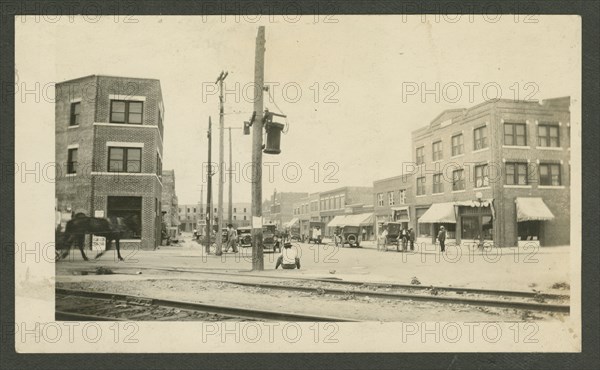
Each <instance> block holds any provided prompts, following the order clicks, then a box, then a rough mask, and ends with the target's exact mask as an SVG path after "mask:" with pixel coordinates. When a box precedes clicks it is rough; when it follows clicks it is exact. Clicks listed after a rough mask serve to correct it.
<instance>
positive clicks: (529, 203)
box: [515, 198, 554, 222]
mask: <svg viewBox="0 0 600 370" xmlns="http://www.w3.org/2000/svg"><path fill="white" fill-rule="evenodd" d="M515 203H516V204H517V222H522V221H548V220H552V219H554V215H553V214H552V212H551V211H550V209H548V206H546V203H544V201H543V200H542V198H516V199H515Z"/></svg>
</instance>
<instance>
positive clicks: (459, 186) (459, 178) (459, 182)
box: [452, 170, 465, 191]
mask: <svg viewBox="0 0 600 370" xmlns="http://www.w3.org/2000/svg"><path fill="white" fill-rule="evenodd" d="M464 171H465V170H456V171H452V190H453V191H457V190H465V177H464V176H463V175H464Z"/></svg>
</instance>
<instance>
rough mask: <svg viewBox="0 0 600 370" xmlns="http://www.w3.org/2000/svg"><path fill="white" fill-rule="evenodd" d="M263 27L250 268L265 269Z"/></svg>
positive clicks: (254, 138) (257, 71)
mask: <svg viewBox="0 0 600 370" xmlns="http://www.w3.org/2000/svg"><path fill="white" fill-rule="evenodd" d="M265 42H266V40H265V27H264V26H259V27H258V34H257V36H256V50H255V61H254V94H255V95H254V112H256V117H255V120H254V123H253V125H252V168H253V171H252V270H259V271H262V270H264V269H265V265H264V260H263V245H262V241H263V240H262V238H263V236H262V145H263V142H262V135H263V91H264V82H265V81H264V79H265V76H264V74H265Z"/></svg>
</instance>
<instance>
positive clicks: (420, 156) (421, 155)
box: [417, 147, 425, 166]
mask: <svg viewBox="0 0 600 370" xmlns="http://www.w3.org/2000/svg"><path fill="white" fill-rule="evenodd" d="M423 163H425V148H424V147H420V148H417V166H418V165H420V164H423Z"/></svg>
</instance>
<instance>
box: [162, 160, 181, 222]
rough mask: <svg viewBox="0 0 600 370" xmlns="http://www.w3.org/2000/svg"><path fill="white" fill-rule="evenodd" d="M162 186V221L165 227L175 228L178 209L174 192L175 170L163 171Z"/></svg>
mask: <svg viewBox="0 0 600 370" xmlns="http://www.w3.org/2000/svg"><path fill="white" fill-rule="evenodd" d="M162 184H163V189H162V211H163V212H164V215H163V221H164V222H165V224H166V226H167V227H177V226H179V207H178V201H177V194H176V192H175V170H163V172H162Z"/></svg>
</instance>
